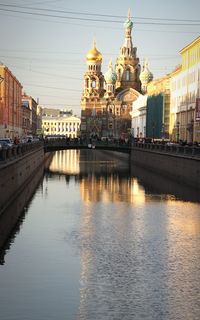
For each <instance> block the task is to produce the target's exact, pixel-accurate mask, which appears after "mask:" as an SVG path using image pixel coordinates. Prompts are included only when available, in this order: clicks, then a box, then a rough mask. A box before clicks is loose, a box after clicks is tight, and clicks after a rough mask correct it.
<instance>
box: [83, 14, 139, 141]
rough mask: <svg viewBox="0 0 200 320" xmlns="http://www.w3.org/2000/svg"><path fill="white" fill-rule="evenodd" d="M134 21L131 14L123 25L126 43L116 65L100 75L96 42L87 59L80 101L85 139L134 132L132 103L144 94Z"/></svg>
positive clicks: (99, 55) (100, 60) (119, 135)
mask: <svg viewBox="0 0 200 320" xmlns="http://www.w3.org/2000/svg"><path fill="white" fill-rule="evenodd" d="M132 27H133V22H132V21H131V18H130V11H129V14H128V17H127V20H126V21H125V23H124V29H125V40H124V44H123V46H122V47H121V49H120V54H119V56H118V58H117V61H116V65H115V67H114V68H113V66H112V62H111V61H110V63H109V68H108V71H107V72H106V73H105V75H103V74H102V72H101V63H102V55H101V53H100V52H99V51H98V50H97V48H96V43H95V41H94V43H93V47H92V49H91V50H90V51H89V52H88V54H87V56H86V60H87V71H86V73H85V75H84V90H83V93H82V98H81V133H82V135H83V136H87V137H91V136H98V137H102V136H106V137H109V136H112V137H116V138H119V137H123V136H124V137H125V136H127V134H128V133H130V130H131V116H130V112H131V110H132V103H133V101H135V100H136V99H137V98H138V97H139V95H140V92H141V82H140V78H139V76H140V64H139V58H138V57H137V48H135V47H133V43H132V36H131V32H132Z"/></svg>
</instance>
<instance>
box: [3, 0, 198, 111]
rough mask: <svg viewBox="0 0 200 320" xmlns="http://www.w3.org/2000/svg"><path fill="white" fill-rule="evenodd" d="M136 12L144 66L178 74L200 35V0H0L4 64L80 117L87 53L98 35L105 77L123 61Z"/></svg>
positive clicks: (51, 103)
mask: <svg viewBox="0 0 200 320" xmlns="http://www.w3.org/2000/svg"><path fill="white" fill-rule="evenodd" d="M129 8H130V9H131V17H132V18H131V19H132V21H133V30H132V39H133V45H134V47H137V55H138V57H139V59H140V63H141V65H142V64H143V62H144V59H148V62H149V69H150V70H151V72H152V73H153V75H154V79H157V78H159V77H162V76H164V75H165V74H167V73H170V72H171V71H172V70H173V69H174V68H175V67H176V66H177V65H178V64H180V63H181V56H180V53H179V52H180V50H181V49H182V48H184V47H185V46H186V45H187V44H189V43H190V42H192V41H193V40H194V39H195V38H197V37H198V36H199V35H200V18H199V12H200V1H199V0H190V1H186V0H168V1H162V0H159V1H158V0H152V1H149V0H135V1H129V0H123V1H117V0H98V1H97V0H90V1H89V0H35V1H33V0H0V62H1V63H3V64H5V65H6V66H7V67H8V68H9V69H10V70H11V72H12V73H13V74H14V75H15V77H16V78H17V79H18V80H19V81H20V83H21V84H22V86H23V91H25V93H26V94H28V95H30V96H32V97H33V98H34V99H35V100H37V99H39V103H40V105H42V106H44V107H49V108H59V109H72V110H73V114H75V115H78V116H80V112H81V107H80V100H81V93H82V90H83V76H84V73H85V72H86V70H87V66H86V59H85V57H86V54H87V52H88V51H89V50H90V49H91V46H92V42H93V39H94V38H95V39H96V45H97V49H98V50H99V51H100V52H101V54H102V55H103V62H102V72H103V73H105V72H106V71H107V68H108V63H109V61H110V59H112V61H113V64H115V61H116V58H117V56H118V54H119V50H120V47H121V46H122V45H123V42H124V29H123V23H124V21H125V20H126V17H127V14H128V9H129Z"/></svg>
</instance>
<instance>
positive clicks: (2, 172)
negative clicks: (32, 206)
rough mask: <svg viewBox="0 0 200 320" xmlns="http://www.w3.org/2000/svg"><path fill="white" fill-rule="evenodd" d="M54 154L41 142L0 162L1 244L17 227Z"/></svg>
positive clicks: (0, 245)
mask: <svg viewBox="0 0 200 320" xmlns="http://www.w3.org/2000/svg"><path fill="white" fill-rule="evenodd" d="M51 158H52V154H50V153H46V154H44V148H43V146H40V147H38V148H36V149H34V150H32V151H30V152H28V153H26V154H24V155H21V156H20V157H17V158H16V159H13V160H10V161H8V162H5V163H4V164H2V163H1V164H0V248H1V247H2V245H3V244H4V243H5V241H6V240H7V238H8V236H9V235H10V233H11V231H12V230H13V228H14V227H15V225H16V223H17V221H18V219H19V217H20V216H21V215H22V214H23V212H24V208H25V207H26V206H27V203H28V202H29V201H30V199H31V197H32V196H33V194H34V191H35V189H36V187H37V186H38V184H39V182H40V181H41V179H42V177H43V173H44V167H45V165H46V166H48V162H49V161H50V160H51Z"/></svg>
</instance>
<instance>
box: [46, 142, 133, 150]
mask: <svg viewBox="0 0 200 320" xmlns="http://www.w3.org/2000/svg"><path fill="white" fill-rule="evenodd" d="M67 149H100V150H111V151H118V152H125V153H131V143H130V142H125V141H120V140H117V141H113V140H111V141H101V140H92V141H87V140H79V139H75V140H66V139H50V140H44V151H45V152H50V151H58V150H67Z"/></svg>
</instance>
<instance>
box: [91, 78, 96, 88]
mask: <svg viewBox="0 0 200 320" xmlns="http://www.w3.org/2000/svg"><path fill="white" fill-rule="evenodd" d="M92 88H96V81H95V79H92Z"/></svg>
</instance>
